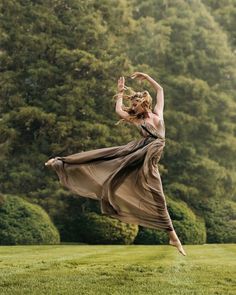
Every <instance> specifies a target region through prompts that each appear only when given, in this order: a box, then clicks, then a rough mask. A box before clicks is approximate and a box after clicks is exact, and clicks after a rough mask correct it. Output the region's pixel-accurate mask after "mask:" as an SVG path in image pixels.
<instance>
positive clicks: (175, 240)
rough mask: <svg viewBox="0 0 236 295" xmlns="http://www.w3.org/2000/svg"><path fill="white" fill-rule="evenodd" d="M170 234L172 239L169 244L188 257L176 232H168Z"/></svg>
mask: <svg viewBox="0 0 236 295" xmlns="http://www.w3.org/2000/svg"><path fill="white" fill-rule="evenodd" d="M168 234H169V238H170V240H169V244H170V245H172V246H174V247H176V248H177V249H178V250H179V252H180V253H181V254H182V255H184V256H186V253H185V251H184V249H183V247H182V244H181V242H180V240H179V238H178V236H177V234H176V232H175V230H172V231H168Z"/></svg>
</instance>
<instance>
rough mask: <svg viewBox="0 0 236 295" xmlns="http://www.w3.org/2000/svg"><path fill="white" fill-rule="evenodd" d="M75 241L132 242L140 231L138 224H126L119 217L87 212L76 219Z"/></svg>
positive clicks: (96, 242) (94, 242)
mask: <svg viewBox="0 0 236 295" xmlns="http://www.w3.org/2000/svg"><path fill="white" fill-rule="evenodd" d="M74 222H76V228H77V230H76V232H75V236H74V240H73V241H74V242H83V243H88V244H125V245H129V244H132V243H133V241H134V238H135V237H136V235H137V233H138V226H137V225H133V224H126V223H124V222H121V221H119V220H117V219H114V218H111V217H108V216H101V215H99V214H97V213H95V212H86V213H84V214H82V215H79V216H78V217H77V218H76V220H74Z"/></svg>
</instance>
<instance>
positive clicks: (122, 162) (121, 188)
mask: <svg viewBox="0 0 236 295" xmlns="http://www.w3.org/2000/svg"><path fill="white" fill-rule="evenodd" d="M137 127H138V128H139V131H140V133H141V134H142V136H143V138H141V139H137V140H133V141H131V142H129V143H127V144H125V145H122V146H115V147H107V148H101V149H96V150H91V151H85V152H81V153H77V154H73V155H69V156H66V157H56V159H57V160H56V161H54V162H53V164H52V168H53V169H54V170H55V171H56V173H57V175H58V177H59V180H60V183H61V184H62V185H63V186H64V187H66V188H68V189H69V190H70V191H72V192H73V193H75V194H77V195H79V196H81V197H88V198H92V199H96V200H98V201H99V202H100V206H101V212H102V214H103V215H107V216H110V217H113V218H116V219H119V220H121V221H123V222H125V223H131V224H138V225H141V226H144V227H148V228H155V229H163V230H173V225H172V221H171V218H170V216H169V213H168V210H167V204H166V200H165V195H164V192H163V188H162V182H161V177H160V174H159V171H158V162H159V160H160V158H161V154H162V151H163V148H164V146H165V125H164V120H160V121H159V125H158V128H155V127H154V126H152V125H151V124H149V123H146V124H141V125H138V126H137Z"/></svg>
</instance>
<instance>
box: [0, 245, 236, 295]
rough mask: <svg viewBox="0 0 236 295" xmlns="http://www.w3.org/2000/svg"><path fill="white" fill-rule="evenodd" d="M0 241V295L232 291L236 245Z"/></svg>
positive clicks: (234, 290)
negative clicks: (178, 247)
mask: <svg viewBox="0 0 236 295" xmlns="http://www.w3.org/2000/svg"><path fill="white" fill-rule="evenodd" d="M184 248H185V251H186V253H187V256H182V255H181V254H179V253H178V251H177V250H176V248H174V247H172V246H168V245H165V246H160V245H96V246H95V245H79V244H61V245H54V246H53V245H43V246H38V245H33V246H0V294H1V295H5V294H7V295H17V294H21V295H22V294H24V295H25V294H30V295H34V294H40V295H42V294H47V295H49V294H55V295H59V294H67V295H68V294H86V295H89V294H96V295H100V294H101V295H106V294H112V295H121V294H122V295H125V294H135V295H139V294H140V295H141V294H142V295H146V294H163V295H164V294H165V295H172V294H173V295H178V294H191V295H194V294H197V295H200V294H204V295H207V294H219V295H226V294H232V295H233V294H236V259H235V258H236V255H235V254H236V245H235V244H206V245H185V246H184Z"/></svg>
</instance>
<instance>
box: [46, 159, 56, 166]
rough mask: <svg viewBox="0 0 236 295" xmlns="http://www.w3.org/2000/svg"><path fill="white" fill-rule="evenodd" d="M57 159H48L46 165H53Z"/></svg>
mask: <svg viewBox="0 0 236 295" xmlns="http://www.w3.org/2000/svg"><path fill="white" fill-rule="evenodd" d="M55 160H56V159H55V158H52V159H50V160H48V161H47V162H46V163H45V166H51V165H52V164H53V162H54V161H55Z"/></svg>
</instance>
